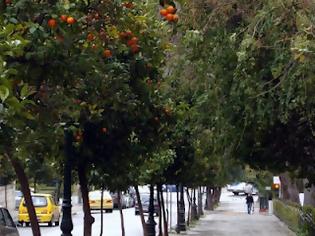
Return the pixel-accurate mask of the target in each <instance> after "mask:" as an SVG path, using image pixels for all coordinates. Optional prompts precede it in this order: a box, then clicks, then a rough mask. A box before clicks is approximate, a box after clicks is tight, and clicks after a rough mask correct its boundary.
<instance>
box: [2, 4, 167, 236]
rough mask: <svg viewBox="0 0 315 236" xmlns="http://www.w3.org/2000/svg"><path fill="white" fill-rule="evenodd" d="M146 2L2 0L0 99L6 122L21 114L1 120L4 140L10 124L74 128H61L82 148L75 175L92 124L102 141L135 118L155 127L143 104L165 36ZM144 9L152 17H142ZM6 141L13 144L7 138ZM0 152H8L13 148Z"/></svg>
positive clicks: (153, 85) (85, 155)
mask: <svg viewBox="0 0 315 236" xmlns="http://www.w3.org/2000/svg"><path fill="white" fill-rule="evenodd" d="M150 4H152V3H151V2H150V1H148V2H147V3H145V4H143V3H140V2H139V3H138V2H137V1H134V2H133V3H120V2H111V1H102V2H99V1H88V2H85V1H47V2H38V1H25V0H21V1H3V2H1V8H0V9H1V33H2V35H1V37H2V38H3V39H4V42H5V43H4V49H5V50H2V51H1V60H2V61H3V62H4V63H1V64H2V65H1V66H2V67H1V70H2V72H6V73H5V74H4V76H2V77H1V83H6V85H3V86H2V87H1V99H2V103H3V104H4V110H5V114H6V116H7V117H9V116H10V115H11V116H12V114H13V113H11V112H10V110H11V109H12V110H13V112H14V114H17V113H18V112H20V113H21V116H22V117H23V119H22V118H20V117H17V116H15V118H16V123H13V122H12V121H11V123H3V124H2V125H3V128H2V131H3V132H4V131H5V130H9V131H6V133H5V134H4V135H7V133H8V132H11V133H10V136H11V137H12V139H14V137H17V130H16V127H18V126H20V127H22V129H25V128H29V129H32V126H30V125H29V124H28V122H27V119H31V120H33V121H32V122H35V123H36V122H43V121H44V122H45V123H50V124H51V126H52V127H54V128H57V129H58V128H61V127H62V124H64V123H66V124H67V123H69V122H70V123H72V124H73V123H75V124H76V125H75V126H70V127H68V128H70V129H71V130H72V132H73V133H74V138H75V141H76V143H75V144H74V146H75V147H76V148H77V150H81V148H83V151H82V152H81V153H82V154H80V155H79V156H78V158H77V160H76V161H77V164H78V169H79V170H81V171H79V174H80V173H84V172H85V171H84V169H83V170H82V169H81V167H83V166H84V163H86V162H87V161H89V158H94V157H93V156H91V155H90V152H89V148H86V144H87V142H90V141H88V140H87V139H86V137H89V132H90V128H89V127H90V126H91V125H92V126H93V125H94V126H95V124H97V125H100V126H99V128H100V129H98V131H99V132H100V135H103V136H106V135H107V134H110V133H111V132H112V133H115V132H116V130H118V131H117V132H118V134H120V133H123V137H125V138H123V139H122V140H126V137H128V136H129V135H130V133H131V131H132V127H135V126H137V125H134V126H132V125H130V124H131V123H132V122H141V117H145V118H143V119H144V121H145V122H147V120H151V121H152V118H153V120H154V122H158V121H157V119H155V116H153V115H152V114H153V113H154V112H152V111H154V110H155V108H154V106H153V105H151V101H150V100H147V99H148V98H150V94H154V93H155V91H156V90H158V87H159V84H160V81H159V80H158V76H157V75H158V70H159V67H160V65H161V64H162V63H163V56H164V54H163V51H164V50H165V49H166V48H167V43H166V42H167V39H168V36H165V34H164V33H165V31H164V29H165V27H164V26H165V24H164V23H163V21H161V20H158V21H157V20H156V19H155V17H156V14H155V12H156V8H155V7H153V8H152V6H156V3H155V4H154V5H150ZM148 9H152V10H151V12H150V11H148V13H151V14H145V13H146V12H145V10H148ZM2 74H3V73H2ZM7 84H9V85H7ZM133 90H135V91H136V92H134V91H133ZM26 98H30V99H26ZM141 108H144V110H142V109H141ZM128 117H130V118H128ZM135 117H136V118H135ZM139 117H140V118H139ZM7 120H10V119H7ZM145 122H144V123H145ZM124 132H125V133H124ZM117 138H118V139H119V136H118V137H116V139H117ZM116 139H112V140H113V141H114V142H116ZM153 140H154V136H153V137H151V141H153ZM119 141H120V139H119ZM9 142H10V143H11V144H13V140H10V141H9ZM121 143H123V142H121ZM152 143H154V142H152ZM7 147H11V150H10V153H11V152H13V148H12V145H7ZM5 153H9V152H8V151H5ZM12 156H13V153H12ZM16 160H17V161H18V162H19V163H20V162H22V161H23V160H19V159H16ZM19 166H20V167H21V166H22V165H19ZM20 170H23V168H20ZM24 179H26V178H24ZM81 184H82V183H81ZM21 185H23V184H22V183H21ZM23 186H24V188H22V190H23V193H24V195H25V196H27V195H29V194H27V193H26V192H27V187H28V186H26V185H23ZM84 189H87V188H84ZM85 193H87V192H85ZM26 203H27V206H28V208H29V212H30V216H31V221H32V227H33V232H34V235H39V234H40V233H39V230H38V227H37V224H36V218H35V217H34V216H32V214H31V212H32V211H31V210H30V208H31V205H32V204H31V199H30V201H28V200H27V201H26ZM33 212H34V211H33ZM86 214H89V212H88V211H86ZM34 215H35V214H34ZM89 218H91V217H87V219H89ZM36 228H37V229H36Z"/></svg>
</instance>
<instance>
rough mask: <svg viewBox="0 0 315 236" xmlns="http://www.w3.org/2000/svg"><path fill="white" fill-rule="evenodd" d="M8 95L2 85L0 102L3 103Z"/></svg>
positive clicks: (6, 89)
mask: <svg viewBox="0 0 315 236" xmlns="http://www.w3.org/2000/svg"><path fill="white" fill-rule="evenodd" d="M9 95H10V91H9V89H8V88H7V87H5V86H4V85H1V86H0V99H1V101H2V102H4V101H5V100H6V99H7V98H8V97H9Z"/></svg>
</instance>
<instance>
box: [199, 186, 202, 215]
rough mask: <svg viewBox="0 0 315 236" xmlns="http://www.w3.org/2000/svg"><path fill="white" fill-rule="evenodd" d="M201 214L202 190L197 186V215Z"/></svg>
mask: <svg viewBox="0 0 315 236" xmlns="http://www.w3.org/2000/svg"><path fill="white" fill-rule="evenodd" d="M202 215H203V207H202V192H201V187H200V186H199V187H198V216H199V217H200V216H202Z"/></svg>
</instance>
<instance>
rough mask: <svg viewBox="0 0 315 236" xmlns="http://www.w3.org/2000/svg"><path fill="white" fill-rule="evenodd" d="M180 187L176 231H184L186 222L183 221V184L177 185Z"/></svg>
mask: <svg viewBox="0 0 315 236" xmlns="http://www.w3.org/2000/svg"><path fill="white" fill-rule="evenodd" d="M179 189H180V199H179V208H178V213H177V229H176V231H177V232H180V231H186V222H185V201H184V186H183V185H182V184H180V185H179Z"/></svg>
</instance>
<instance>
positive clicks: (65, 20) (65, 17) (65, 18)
mask: <svg viewBox="0 0 315 236" xmlns="http://www.w3.org/2000/svg"><path fill="white" fill-rule="evenodd" d="M67 18H68V16H66V15H61V16H60V20H61V21H62V22H67Z"/></svg>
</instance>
